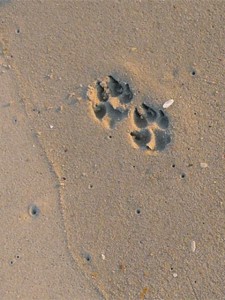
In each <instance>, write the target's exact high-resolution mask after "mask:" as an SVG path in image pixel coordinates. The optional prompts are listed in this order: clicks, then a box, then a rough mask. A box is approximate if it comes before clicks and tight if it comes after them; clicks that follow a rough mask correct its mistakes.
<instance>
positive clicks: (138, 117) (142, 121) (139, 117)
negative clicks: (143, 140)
mask: <svg viewBox="0 0 225 300" xmlns="http://www.w3.org/2000/svg"><path fill="white" fill-rule="evenodd" d="M134 123H135V125H136V126H137V127H139V128H145V127H147V126H148V122H147V120H146V118H145V116H144V114H143V112H141V111H140V109H138V108H137V107H135V110H134Z"/></svg>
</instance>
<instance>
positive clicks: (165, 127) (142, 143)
mask: <svg viewBox="0 0 225 300" xmlns="http://www.w3.org/2000/svg"><path fill="white" fill-rule="evenodd" d="M87 97H88V100H89V103H90V110H91V113H92V115H93V116H94V119H95V120H96V121H98V122H100V123H101V124H102V125H103V126H105V127H106V128H110V129H113V128H115V127H116V125H117V123H118V122H120V121H122V120H124V119H127V120H129V121H130V127H131V130H130V132H129V134H130V141H131V143H132V145H133V146H134V147H135V148H138V149H141V150H145V151H147V152H148V153H153V152H155V151H162V150H164V149H165V148H166V146H167V145H168V144H169V143H170V142H171V134H170V130H169V127H170V126H169V125H170V124H169V123H170V122H169V118H168V116H167V115H166V113H165V112H164V110H163V109H157V108H155V107H154V106H153V105H151V104H150V103H148V102H142V103H141V105H138V106H135V107H134V108H132V106H133V105H132V102H133V98H134V95H133V92H132V90H131V88H130V86H129V84H128V83H126V82H120V81H118V80H116V79H115V78H114V77H113V76H111V75H109V76H106V77H104V78H103V79H101V80H96V81H95V82H94V83H93V84H91V85H89V87H88V92H87Z"/></svg>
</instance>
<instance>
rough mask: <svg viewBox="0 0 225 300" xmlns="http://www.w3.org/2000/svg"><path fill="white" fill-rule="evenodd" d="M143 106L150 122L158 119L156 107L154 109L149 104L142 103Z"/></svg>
mask: <svg viewBox="0 0 225 300" xmlns="http://www.w3.org/2000/svg"><path fill="white" fill-rule="evenodd" d="M142 107H143V109H144V110H145V113H146V117H147V120H148V122H154V121H155V120H156V119H157V115H158V114H157V112H156V110H155V109H153V108H152V107H151V106H150V105H149V104H147V103H145V102H144V103H142Z"/></svg>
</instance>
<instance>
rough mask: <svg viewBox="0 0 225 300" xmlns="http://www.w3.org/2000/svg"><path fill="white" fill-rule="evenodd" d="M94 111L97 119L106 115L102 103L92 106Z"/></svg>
mask: <svg viewBox="0 0 225 300" xmlns="http://www.w3.org/2000/svg"><path fill="white" fill-rule="evenodd" d="M94 113H95V116H96V118H98V119H99V120H101V119H103V118H104V116H105V115H106V106H105V105H104V103H101V104H98V105H96V106H95V107H94Z"/></svg>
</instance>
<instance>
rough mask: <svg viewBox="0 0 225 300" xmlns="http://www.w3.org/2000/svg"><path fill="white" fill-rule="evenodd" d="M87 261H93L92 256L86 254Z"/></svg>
mask: <svg viewBox="0 0 225 300" xmlns="http://www.w3.org/2000/svg"><path fill="white" fill-rule="evenodd" d="M85 259H86V261H88V262H89V261H91V256H90V254H86V255H85Z"/></svg>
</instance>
